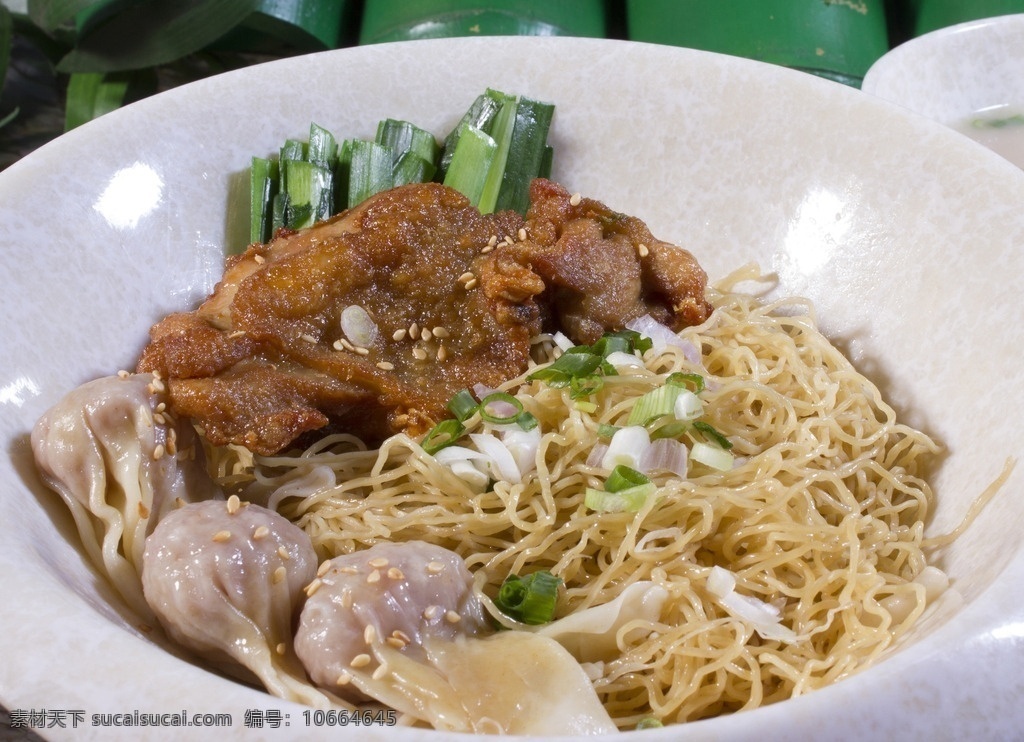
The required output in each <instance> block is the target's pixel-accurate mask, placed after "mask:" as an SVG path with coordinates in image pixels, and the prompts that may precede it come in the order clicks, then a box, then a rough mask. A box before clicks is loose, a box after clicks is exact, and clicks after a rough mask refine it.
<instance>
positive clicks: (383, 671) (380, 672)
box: [370, 665, 391, 680]
mask: <svg viewBox="0 0 1024 742" xmlns="http://www.w3.org/2000/svg"><path fill="white" fill-rule="evenodd" d="M389 672H391V670H390V668H388V666H387V665H380V666H379V667H378V668H377V669H376V670H374V671H373V674H372V675H371V676H370V677H371V678H373V679H374V680H381V679H382V678H383V677H384V676H385V675H387V674H388V673H389Z"/></svg>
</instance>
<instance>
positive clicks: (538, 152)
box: [495, 97, 555, 214]
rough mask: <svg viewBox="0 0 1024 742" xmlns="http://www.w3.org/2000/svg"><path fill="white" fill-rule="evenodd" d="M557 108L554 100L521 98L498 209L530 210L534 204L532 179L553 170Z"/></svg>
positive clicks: (516, 108)
mask: <svg viewBox="0 0 1024 742" xmlns="http://www.w3.org/2000/svg"><path fill="white" fill-rule="evenodd" d="M554 111H555V107H554V106H553V105H551V104H550V103H542V102H540V101H537V100H534V99H532V98H525V97H520V98H519V100H518V103H517V105H516V107H515V125H514V127H513V129H512V134H511V138H510V139H511V141H510V142H509V146H508V155H507V157H506V159H505V164H504V167H503V173H502V177H501V190H500V191H499V193H498V198H497V202H496V204H495V211H503V210H505V209H511V210H512V211H518V212H519V213H520V214H524V213H526V209H527V208H528V207H529V205H530V182H531V181H532V180H533V179H534V178H537V177H547V176H548V175H549V174H550V173H551V160H550V156H551V151H550V150H551V148H550V147H549V146H548V145H547V137H548V131H549V130H550V128H551V120H552V118H553V117H554Z"/></svg>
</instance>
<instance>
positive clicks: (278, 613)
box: [142, 498, 327, 706]
mask: <svg viewBox="0 0 1024 742" xmlns="http://www.w3.org/2000/svg"><path fill="white" fill-rule="evenodd" d="M316 564H317V561H316V554H315V552H314V551H313V545H312V543H311V542H310V540H309V537H308V536H307V535H306V534H305V532H304V531H302V530H301V529H300V528H298V527H297V526H295V525H293V524H292V523H291V522H289V521H288V520H287V519H285V518H284V517H282V516H280V515H278V514H277V513H275V512H273V511H271V510H267V509H266V508H262V507H260V506H258V505H251V504H245V503H239V502H238V500H237V498H229V499H228V500H227V501H226V502H224V501H208V502H199V503H192V504H189V505H185V506H183V507H181V508H179V509H178V510H175V511H174V512H172V513H170V514H168V515H167V516H166V517H165V518H164V519H163V520H162V521H161V522H160V524H159V525H157V527H156V529H155V530H154V531H153V533H152V534H151V535H150V537H149V538H148V539H147V541H146V550H145V554H144V556H143V568H142V586H143V591H144V593H145V596H146V600H147V601H148V602H149V605H150V606H151V607H152V609H153V612H154V613H156V615H157V617H158V618H159V620H160V623H161V624H162V625H163V627H164V629H165V630H166V631H167V634H168V635H169V636H170V637H171V638H172V639H174V640H175V641H177V642H178V643H179V644H181V645H182V646H184V647H187V648H189V649H192V650H194V651H195V652H197V653H198V654H199V655H201V656H203V657H204V658H206V659H208V660H210V661H211V662H213V663H215V664H219V665H220V666H221V667H223V668H224V669H225V670H226V671H227V672H234V671H235V670H236V669H237V668H236V667H233V666H232V665H231V664H227V665H225V664H224V663H223V660H224V659H225V658H229V659H230V660H231V661H233V662H234V663H237V664H238V665H240V666H242V667H244V668H247V669H248V670H249V671H250V672H252V674H253V675H255V676H256V677H257V678H259V680H260V681H262V683H263V684H264V686H265V687H266V688H267V690H269V691H270V692H271V693H273V694H274V695H276V696H278V697H280V698H287V699H289V700H294V701H298V702H302V703H308V704H312V705H320V706H323V705H326V703H327V700H326V699H325V697H324V696H322V695H321V694H319V693H317V692H316V691H315V690H314V689H312V688H311V687H310V686H309V684H308V682H306V681H305V678H304V676H303V672H302V668H301V667H300V666H299V663H298V662H297V660H296V658H295V655H294V652H293V651H292V648H291V641H290V640H291V637H292V624H293V620H294V618H295V613H296V610H297V607H298V605H299V603H300V601H301V597H302V590H303V588H304V587H305V586H306V585H308V584H309V583H310V581H312V580H313V578H314V577H315V576H316Z"/></svg>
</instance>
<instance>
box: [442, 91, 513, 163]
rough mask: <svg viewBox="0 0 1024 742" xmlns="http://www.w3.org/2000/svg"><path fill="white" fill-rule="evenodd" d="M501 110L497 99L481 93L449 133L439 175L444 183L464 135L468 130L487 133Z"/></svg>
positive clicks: (445, 141)
mask: <svg viewBox="0 0 1024 742" xmlns="http://www.w3.org/2000/svg"><path fill="white" fill-rule="evenodd" d="M499 108H500V104H499V102H498V101H497V100H496V99H495V98H493V97H491V96H490V95H488V94H487V93H481V94H480V95H478V96H477V97H476V100H474V101H473V103H472V105H470V107H469V108H468V109H467V110H466V112H465V113H464V114H462V118H461V119H460V120H459V123H458V124H456V125H455V128H454V129H452V130H451V132H449V133H448V136H446V137H445V140H444V145H443V150H442V153H441V162H440V165H439V167H438V175H439V176H440V178H441V181H442V182H443V181H444V179H445V178H446V177H447V174H448V168H449V167H450V166H451V162H452V158H453V157H454V156H455V149H456V147H457V146H458V144H459V140H460V139H461V138H462V135H463V133H465V131H466V130H467V129H477V130H479V131H487V130H488V129H489V128H490V126H491V122H492V121H494V117H495V116H497V115H498V109H499Z"/></svg>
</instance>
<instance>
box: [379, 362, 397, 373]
mask: <svg viewBox="0 0 1024 742" xmlns="http://www.w3.org/2000/svg"><path fill="white" fill-rule="evenodd" d="M377 368H379V369H380V370H381V371H394V370H395V364H393V363H389V362H388V361H379V362H378V363H377Z"/></svg>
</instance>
